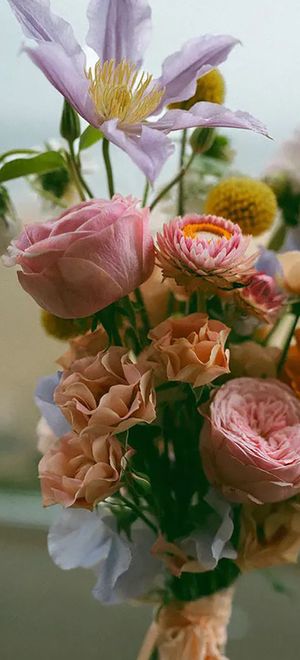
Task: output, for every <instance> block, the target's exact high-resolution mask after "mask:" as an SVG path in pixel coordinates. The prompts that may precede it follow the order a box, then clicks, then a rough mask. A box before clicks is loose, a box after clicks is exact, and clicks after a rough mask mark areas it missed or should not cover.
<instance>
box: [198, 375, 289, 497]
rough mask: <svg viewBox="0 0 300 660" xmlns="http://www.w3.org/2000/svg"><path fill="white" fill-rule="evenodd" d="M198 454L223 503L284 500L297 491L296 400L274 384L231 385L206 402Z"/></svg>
mask: <svg viewBox="0 0 300 660" xmlns="http://www.w3.org/2000/svg"><path fill="white" fill-rule="evenodd" d="M200 450H201V455H202V461H203V466H204V470H205V473H206V476H207V478H208V480H209V481H210V482H211V483H212V484H214V485H215V486H216V487H217V488H219V489H220V490H221V491H222V493H223V495H224V496H225V497H226V498H227V499H228V500H231V501H233V502H246V501H247V500H252V501H254V502H257V503H259V504H261V503H268V502H279V501H281V500H286V499H288V498H290V497H292V496H294V495H295V494H296V493H298V492H300V401H299V400H298V399H296V397H295V396H294V395H293V393H292V391H291V390H290V388H289V387H287V386H286V385H284V384H282V383H280V382H279V381H277V380H273V379H267V380H260V379H259V378H236V379H234V380H231V381H229V382H227V383H226V384H225V385H223V386H222V387H221V388H220V389H219V390H218V391H217V392H216V394H215V396H214V397H213V399H212V401H211V403H210V406H209V410H208V414H207V420H206V421H205V423H204V426H203V429H202V432H201V439H200Z"/></svg>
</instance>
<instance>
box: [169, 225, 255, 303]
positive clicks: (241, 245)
mask: <svg viewBox="0 0 300 660" xmlns="http://www.w3.org/2000/svg"><path fill="white" fill-rule="evenodd" d="M250 240H251V237H250V236H243V235H242V232H241V230H240V228H239V226H238V225H234V224H233V223H232V222H230V220H225V219H224V218H219V217H217V216H213V215H196V214H194V215H185V216H184V217H183V218H181V217H177V218H174V220H171V222H170V223H169V224H164V226H163V231H162V232H161V233H159V234H158V235H157V261H158V264H159V265H160V266H161V268H162V271H163V275H164V277H171V278H174V279H175V280H176V282H177V284H182V285H184V286H185V287H186V288H187V289H188V290H189V291H193V290H195V289H197V288H198V287H200V286H201V287H202V288H203V287H204V288H207V289H208V290H215V289H226V290H227V289H232V288H234V287H236V286H237V285H239V286H241V285H245V284H247V283H248V281H249V279H250V277H251V275H252V274H253V272H254V271H253V265H254V262H255V260H256V256H257V255H255V254H252V255H250V256H249V255H247V250H248V248H249V244H250Z"/></svg>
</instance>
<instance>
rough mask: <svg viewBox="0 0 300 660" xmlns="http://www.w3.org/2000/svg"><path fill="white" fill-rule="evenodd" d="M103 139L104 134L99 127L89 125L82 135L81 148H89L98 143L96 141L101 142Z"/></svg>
mask: <svg viewBox="0 0 300 660" xmlns="http://www.w3.org/2000/svg"><path fill="white" fill-rule="evenodd" d="M102 139H103V134H102V133H101V131H99V130H98V128H94V126H88V127H87V128H86V129H85V131H83V133H82V135H81V137H80V140H79V150H80V151H84V149H89V148H90V147H92V146H93V145H94V144H96V142H99V140H102Z"/></svg>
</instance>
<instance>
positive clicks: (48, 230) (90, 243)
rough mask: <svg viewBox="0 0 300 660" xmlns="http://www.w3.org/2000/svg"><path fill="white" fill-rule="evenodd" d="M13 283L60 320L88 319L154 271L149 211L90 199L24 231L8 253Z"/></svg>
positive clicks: (126, 200) (118, 200)
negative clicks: (13, 270)
mask: <svg viewBox="0 0 300 660" xmlns="http://www.w3.org/2000/svg"><path fill="white" fill-rule="evenodd" d="M8 254H9V257H10V258H9V257H7V258H6V263H7V265H14V264H18V265H20V266H21V268H22V270H21V271H19V272H18V278H19V282H20V284H21V285H22V287H23V289H25V291H27V293H29V294H30V295H31V296H32V297H33V298H34V299H35V300H36V302H37V303H38V304H39V305H40V306H41V307H43V308H44V309H46V310H47V311H48V312H51V314H55V315H56V316H60V317H62V318H70V319H71V318H80V317H84V316H89V315H90V314H94V313H95V312H97V311H100V310H101V309H103V308H104V307H107V306H108V305H110V304H111V303H113V302H115V301H116V300H119V299H120V298H122V297H123V296H125V295H127V294H128V293H129V292H131V291H133V289H135V288H136V287H137V286H139V285H140V284H141V283H142V282H144V281H145V280H146V279H147V278H148V277H149V276H150V274H151V272H152V270H153V266H154V247H153V240H152V238H151V234H150V230H149V209H147V208H139V207H138V201H137V200H135V199H133V198H131V197H121V195H115V196H114V197H113V199H112V200H104V199H94V200H90V201H88V202H83V203H81V204H78V205H77V206H74V207H73V208H71V209H68V211H65V212H64V213H63V214H62V215H61V216H60V217H59V218H57V219H56V220H51V221H49V222H45V223H43V224H32V225H28V226H27V227H26V228H25V230H24V231H23V232H22V233H21V235H20V236H19V238H18V239H17V240H16V241H15V242H14V243H13V244H12V245H11V246H10V247H9V249H8Z"/></svg>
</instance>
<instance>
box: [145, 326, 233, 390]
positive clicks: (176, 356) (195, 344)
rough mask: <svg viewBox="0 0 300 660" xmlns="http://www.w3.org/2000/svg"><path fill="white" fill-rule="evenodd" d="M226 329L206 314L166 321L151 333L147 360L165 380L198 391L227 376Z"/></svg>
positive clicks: (227, 332)
mask: <svg viewBox="0 0 300 660" xmlns="http://www.w3.org/2000/svg"><path fill="white" fill-rule="evenodd" d="M229 332H230V329H229V328H228V327H227V326H226V325H224V324H223V323H221V322H220V321H214V320H211V319H209V318H208V316H207V315H206V314H200V313H195V314H190V315H189V316H185V317H183V318H179V319H177V318H169V319H167V320H166V321H163V322H162V323H160V325H158V326H157V327H156V328H154V329H153V330H151V332H150V333H149V337H150V339H151V340H152V345H151V347H150V349H149V359H150V361H151V359H153V361H154V362H156V363H158V365H159V367H160V371H161V372H162V374H163V376H164V377H166V378H167V379H168V380H176V381H181V382H185V383H190V384H191V385H193V387H200V386H201V385H205V384H207V383H211V381H213V380H214V379H215V378H217V377H218V376H221V375H223V374H226V373H228V372H229V351H228V349H225V343H226V340H227V337H228V334H229Z"/></svg>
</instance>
